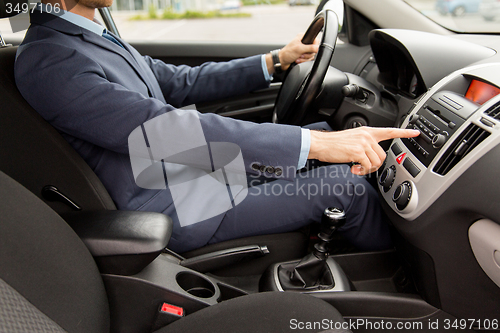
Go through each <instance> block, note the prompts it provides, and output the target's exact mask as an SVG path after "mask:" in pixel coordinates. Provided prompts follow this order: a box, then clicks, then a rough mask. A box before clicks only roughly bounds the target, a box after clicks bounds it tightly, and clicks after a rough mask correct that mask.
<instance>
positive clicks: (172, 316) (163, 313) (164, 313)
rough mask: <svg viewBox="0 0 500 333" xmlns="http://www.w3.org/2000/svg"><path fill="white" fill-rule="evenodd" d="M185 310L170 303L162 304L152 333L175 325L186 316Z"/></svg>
mask: <svg viewBox="0 0 500 333" xmlns="http://www.w3.org/2000/svg"><path fill="white" fill-rule="evenodd" d="M185 313H186V312H185V311H184V308H182V307H180V306H176V305H172V304H169V303H165V302H163V303H160V306H159V307H158V311H157V313H156V318H155V321H154V323H153V329H152V332H154V331H156V330H159V329H160V328H162V327H164V326H167V325H168V324H171V323H173V322H174V321H176V320H177V319H180V318H182V317H184V316H185Z"/></svg>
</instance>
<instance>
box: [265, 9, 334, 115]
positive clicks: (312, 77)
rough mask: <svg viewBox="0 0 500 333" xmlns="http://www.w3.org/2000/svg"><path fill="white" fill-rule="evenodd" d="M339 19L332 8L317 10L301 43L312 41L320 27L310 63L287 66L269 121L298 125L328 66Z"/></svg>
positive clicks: (318, 88) (314, 96) (317, 92)
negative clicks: (318, 37) (319, 37)
mask: <svg viewBox="0 0 500 333" xmlns="http://www.w3.org/2000/svg"><path fill="white" fill-rule="evenodd" d="M338 27H339V21H338V18H337V14H335V12H334V11H332V10H329V9H326V10H323V11H321V12H319V13H318V15H316V16H315V17H314V19H313V21H312V22H311V24H310V25H309V28H308V29H307V31H306V33H305V34H304V37H303V38H302V43H304V44H312V43H313V42H314V40H315V39H316V37H317V36H318V34H319V33H320V31H321V30H322V29H323V37H322V40H321V43H320V45H319V50H318V53H317V54H316V58H315V59H314V62H313V64H312V66H311V63H310V62H306V63H301V64H299V65H296V64H295V63H293V64H292V65H290V68H288V70H287V72H286V74H285V79H284V81H283V84H282V85H281V88H280V90H279V92H278V96H277V98H276V103H275V105H274V110H273V118H272V121H273V123H286V124H292V125H299V124H300V123H301V121H302V120H303V119H304V117H305V115H306V113H307V110H308V109H309V107H310V106H311V104H312V102H313V101H314V99H315V98H316V97H317V96H318V94H319V93H320V90H321V85H322V83H323V80H324V79H325V76H326V73H327V71H328V67H329V66H330V63H331V60H332V58H333V53H334V51H335V45H336V42H337V35H338Z"/></svg>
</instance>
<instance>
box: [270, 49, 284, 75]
mask: <svg viewBox="0 0 500 333" xmlns="http://www.w3.org/2000/svg"><path fill="white" fill-rule="evenodd" d="M280 50H281V49H277V50H272V51H271V57H272V58H273V66H274V72H275V73H276V74H280V73H282V72H283V69H282V68H281V62H280V56H279V53H280Z"/></svg>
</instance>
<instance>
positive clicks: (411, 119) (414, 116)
mask: <svg viewBox="0 0 500 333" xmlns="http://www.w3.org/2000/svg"><path fill="white" fill-rule="evenodd" d="M419 119H420V116H419V115H418V114H414V115H412V116H411V117H410V124H412V125H414V124H416V123H417V121H418V120H419Z"/></svg>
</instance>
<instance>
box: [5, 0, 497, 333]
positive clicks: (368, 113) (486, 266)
mask: <svg viewBox="0 0 500 333" xmlns="http://www.w3.org/2000/svg"><path fill="white" fill-rule="evenodd" d="M5 3H6V1H5V0H0V17H1V18H7V17H9V16H10V14H8V13H7V12H6V11H5ZM339 3H340V4H341V6H340V8H341V10H339V6H335V4H337V5H338V4H339ZM99 11H100V14H101V17H102V19H103V21H104V22H103V23H104V24H105V25H106V26H107V28H108V30H110V31H112V32H114V33H116V34H119V30H118V29H117V27H116V25H115V24H114V23H113V18H112V15H111V12H110V11H109V10H108V9H107V8H105V9H100V10H99ZM339 17H340V18H341V20H339ZM318 35H319V36H320V38H321V47H320V51H319V52H318V54H317V56H316V59H315V60H314V62H310V63H303V64H300V65H296V66H292V68H290V69H289V70H288V71H287V72H286V73H284V74H282V75H275V78H274V80H273V82H272V83H271V86H270V87H269V88H267V89H263V90H259V91H254V92H252V93H249V94H246V95H243V96H237V97H233V98H229V99H224V100H217V101H212V102H205V103H199V104H197V105H196V106H195V107H196V109H197V110H198V111H199V112H202V113H209V112H210V113H216V114H219V115H221V116H224V117H232V118H235V119H241V120H247V121H254V122H258V123H262V122H276V123H284V124H292V125H306V124H310V123H314V122H318V121H326V122H328V124H329V125H330V126H331V127H332V128H333V129H334V130H343V129H349V128H355V127H359V126H374V127H400V128H411V129H416V130H419V131H420V135H419V136H418V137H416V138H414V139H394V140H392V141H386V142H382V143H381V145H382V146H383V148H384V149H385V150H386V152H387V158H386V160H385V162H384V164H383V165H382V167H381V168H380V169H379V170H378V171H377V172H376V173H374V174H371V175H368V176H367V178H368V180H369V181H370V182H371V183H372V185H373V186H374V187H375V188H376V189H377V190H378V193H379V197H380V202H381V204H382V206H383V208H384V211H385V213H386V214H387V223H388V224H389V225H390V227H391V232H392V236H393V240H394V243H395V247H394V248H393V249H391V250H387V251H376V252H362V251H359V250H358V249H356V248H354V247H353V246H351V245H350V244H348V243H346V241H345V240H344V239H342V237H341V236H339V235H337V233H335V230H336V229H337V228H338V227H339V226H341V225H342V223H344V220H345V216H344V215H343V212H342V210H339V209H337V208H335V207H325V213H324V216H323V219H322V221H321V223H319V224H318V225H314V226H311V227H308V228H304V229H301V230H297V231H295V232H290V233H283V234H272V235H264V236H253V237H246V238H242V239H235V240H230V241H226V242H221V243H217V244H212V245H207V246H205V247H203V248H200V249H196V250H193V251H189V252H186V253H180V254H179V253H174V252H172V251H171V250H169V249H168V248H167V245H168V241H169V237H170V235H171V232H172V221H171V220H170V218H169V217H168V216H165V215H163V214H159V213H152V212H151V213H149V212H132V211H118V210H117V209H116V206H115V204H114V203H113V200H112V199H111V197H110V195H109V194H108V192H107V190H106V189H105V187H104V186H103V184H102V183H101V181H100V180H99V178H98V177H97V176H96V175H95V173H94V172H93V171H92V169H91V168H90V167H89V166H88V165H87V164H86V163H85V161H84V160H83V159H82V158H81V157H80V156H79V155H78V153H77V152H76V151H75V150H74V149H73V148H72V147H71V146H70V145H69V144H68V143H67V142H66V141H65V140H64V139H63V138H62V136H61V135H60V134H59V133H58V132H57V130H55V129H54V128H53V127H52V126H51V125H50V124H48V123H47V122H46V121H45V120H44V119H43V118H42V117H41V116H40V115H39V114H38V113H37V112H36V111H35V110H34V109H33V108H31V106H30V105H29V104H28V103H27V102H26V101H25V100H24V99H23V97H22V96H21V94H20V93H19V91H18V90H17V87H16V84H15V79H14V62H15V55H16V51H17V47H18V45H19V44H20V43H21V41H22V39H15V38H13V39H12V40H10V39H9V40H4V39H3V38H0V44H2V45H1V46H0V94H1V95H0V101H1V104H2V106H1V108H0V154H1V158H0V183H1V185H0V198H1V200H0V212H1V213H0V216H1V222H0V239H1V241H0V267H1V269H0V292H1V293H0V295H2V302H0V330H3V331H6V332H24V331H32V332H35V331H36V332H42V331H43V332H59V331H61V332H63V331H67V332H153V331H158V332H186V331H199V332H202V331H210V332H212V331H214V332H216V331H221V332H222V331H224V332H255V331H268V332H281V331H283V332H285V331H287V332H288V331H290V330H292V329H293V325H292V324H295V329H297V328H306V329H307V328H310V330H309V331H311V332H312V331H316V332H319V331H326V330H327V329H330V331H331V332H349V331H350V330H352V331H354V332H375V331H380V330H382V331H383V330H384V328H385V330H391V329H392V330H396V331H398V330H399V331H403V330H404V331H415V332H416V331H418V332H421V331H449V330H460V331H476V330H497V329H499V326H498V320H499V319H500V225H499V223H500V218H499V217H498V216H500V205H498V204H497V202H496V201H495V200H496V199H495V198H496V195H497V194H498V193H499V192H498V188H499V186H500V184H499V179H500V177H497V176H498V175H497V171H495V170H497V169H496V167H495V165H496V163H498V161H499V158H500V145H499V144H500V132H499V129H500V56H499V55H498V51H497V50H500V36H498V35H495V34H479V33H476V34H471V33H468V34H467V33H457V32H455V31H451V30H448V29H446V28H444V27H442V26H440V25H438V24H437V23H435V22H434V21H432V20H430V19H428V18H427V17H425V16H423V15H421V14H420V13H419V12H418V11H417V10H416V9H414V8H413V7H411V6H410V5H408V4H407V3H405V2H404V1H400V0H379V1H376V2H375V1H369V0H343V1H341V0H338V1H336V0H330V1H322V2H321V3H320V4H319V6H318V9H317V16H316V17H314V18H313V17H311V25H310V27H309V29H308V31H307V32H306V35H305V37H304V39H303V41H304V42H308V43H310V42H312V41H313V40H314V38H316V37H317V36H318ZM131 44H132V45H133V46H134V47H135V48H136V49H137V50H138V51H139V52H141V53H142V54H144V55H146V54H147V55H150V56H151V57H153V58H157V59H161V60H163V61H165V62H167V63H172V64H187V65H191V66H195V65H198V64H201V63H203V62H206V61H227V60H230V59H234V58H240V57H245V56H250V55H254V54H261V53H266V52H268V51H269V50H272V49H276V48H279V47H281V46H282V45H277V44H276V45H270V44H269V43H222V42H221V43H217V42H214V43H196V42H171V41H165V42H159V41H131ZM312 164H313V166H312V167H314V163H312ZM3 300H5V302H4V301H3ZM26 318H28V319H26ZM325 318H327V319H328V320H329V324H328V325H327V324H326V323H324V322H323V320H324V319H325ZM293 320H294V321H293ZM368 321H369V322H370V323H371V324H370V325H368V324H367V322H368ZM311 322H316V323H321V324H320V325H317V327H307V325H306V326H304V325H305V324H304V323H311ZM353 322H354V323H357V324H356V325H347V326H343V325H342V324H343V323H353ZM297 323H302V326H300V325H297ZM373 323H378V324H373ZM323 324H324V325H323ZM377 325H378V326H377ZM384 325H385V326H384Z"/></svg>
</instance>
